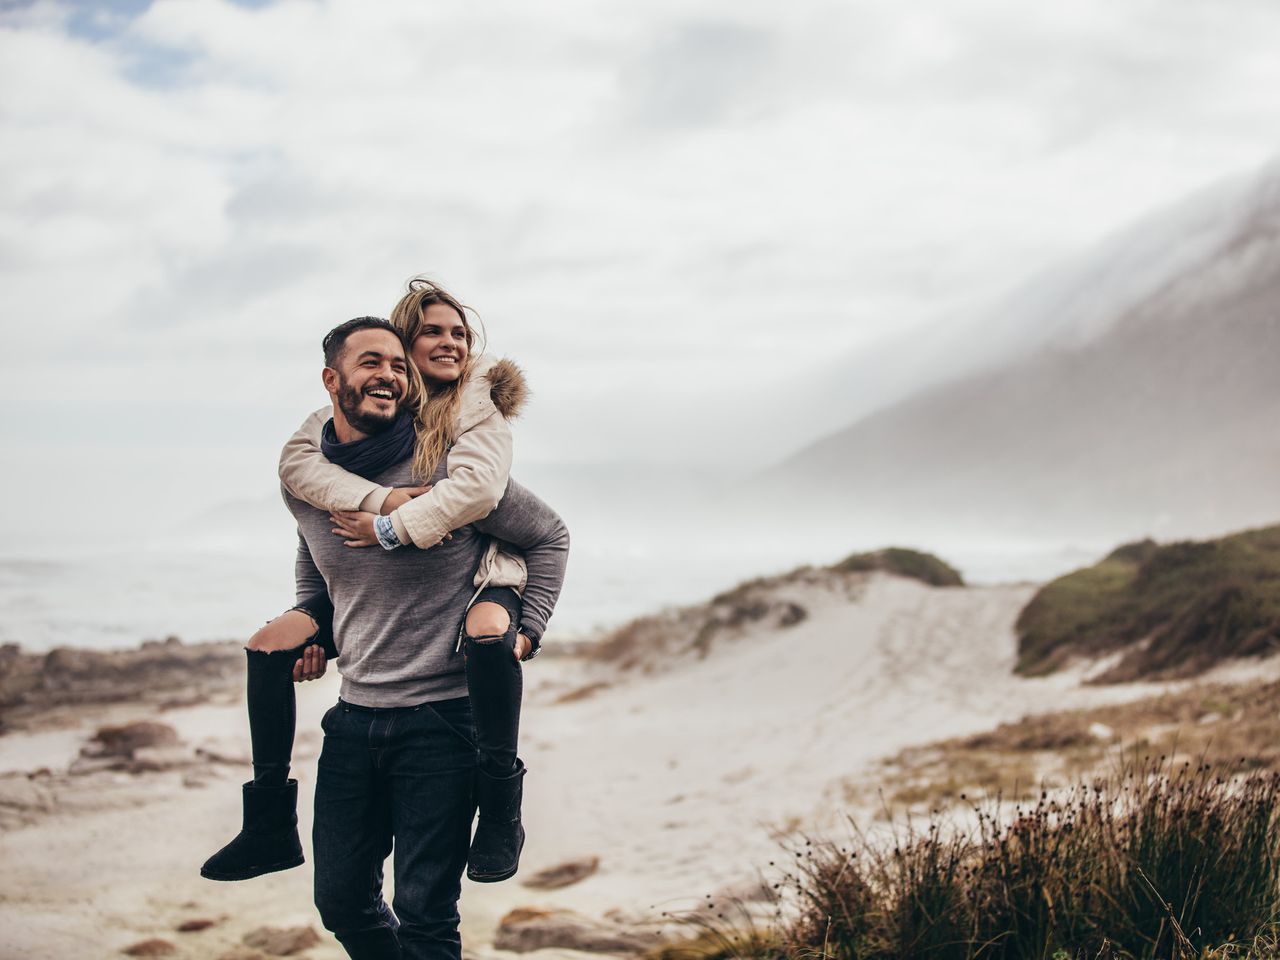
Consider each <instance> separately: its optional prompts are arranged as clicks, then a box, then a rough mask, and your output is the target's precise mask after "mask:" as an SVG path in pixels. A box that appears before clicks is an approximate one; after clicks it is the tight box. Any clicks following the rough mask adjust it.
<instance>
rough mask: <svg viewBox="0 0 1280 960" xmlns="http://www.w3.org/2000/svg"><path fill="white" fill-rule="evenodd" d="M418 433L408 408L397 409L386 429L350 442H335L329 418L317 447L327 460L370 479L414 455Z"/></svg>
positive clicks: (335, 433)
mask: <svg viewBox="0 0 1280 960" xmlns="http://www.w3.org/2000/svg"><path fill="white" fill-rule="evenodd" d="M417 436H418V435H417V433H416V432H415V430H414V429H413V416H412V415H411V414H410V413H409V412H408V411H407V410H402V411H400V413H398V414H397V415H396V418H395V420H394V421H392V423H391V426H390V427H388V428H387V429H386V430H383V431H381V432H380V433H375V434H373V435H371V436H369V437H366V438H365V439H363V440H352V441H351V442H350V443H340V442H338V433H337V431H336V430H334V428H333V420H332V419H330V420H329V421H328V422H326V423H325V425H324V428H323V429H322V430H321V431H320V450H321V451H322V452H323V453H324V456H325V459H326V460H328V461H329V462H330V463H336V464H337V465H338V466H340V467H342V469H344V470H349V471H351V472H352V473H356V474H359V475H360V476H362V477H364V478H365V479H366V480H372V479H373V478H374V477H376V476H377V475H378V474H380V473H382V472H383V471H384V470H388V469H390V468H391V467H394V466H395V465H396V464H397V463H401V462H402V461H404V460H408V459H409V457H411V456H413V444H414V442H415V441H416V440H417Z"/></svg>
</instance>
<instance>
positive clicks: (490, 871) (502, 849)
mask: <svg viewBox="0 0 1280 960" xmlns="http://www.w3.org/2000/svg"><path fill="white" fill-rule="evenodd" d="M524 774H525V768H524V763H523V762H522V761H520V760H517V761H516V769H515V770H514V771H513V772H512V773H511V774H510V775H509V776H506V777H492V776H490V775H489V774H487V773H485V772H484V769H483V767H481V768H480V769H478V770H477V771H476V801H477V806H478V807H479V808H480V821H479V823H478V824H477V825H476V835H475V837H474V838H473V839H472V841H471V851H470V852H469V853H468V854H467V876H468V877H470V878H471V879H472V880H476V881H478V882H480V883H496V882H498V881H499V880H506V879H507V878H508V877H512V876H514V875H515V872H516V868H517V867H519V866H520V851H521V849H522V848H523V847H524V827H523V826H522V825H521V823H520V798H521V794H522V793H523V786H522V784H523V780H524Z"/></svg>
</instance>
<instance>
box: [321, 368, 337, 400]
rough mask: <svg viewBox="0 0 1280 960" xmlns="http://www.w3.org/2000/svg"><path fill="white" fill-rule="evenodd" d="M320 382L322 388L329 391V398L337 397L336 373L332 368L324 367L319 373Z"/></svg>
mask: <svg viewBox="0 0 1280 960" xmlns="http://www.w3.org/2000/svg"><path fill="white" fill-rule="evenodd" d="M320 381H321V382H322V383H323V384H324V388H325V389H326V390H327V391H329V395H330V396H334V397H336V396H337V395H338V371H337V370H335V369H333V367H325V368H324V369H323V370H321V371H320Z"/></svg>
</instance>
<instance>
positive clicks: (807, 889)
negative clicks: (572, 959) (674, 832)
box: [665, 759, 1280, 960]
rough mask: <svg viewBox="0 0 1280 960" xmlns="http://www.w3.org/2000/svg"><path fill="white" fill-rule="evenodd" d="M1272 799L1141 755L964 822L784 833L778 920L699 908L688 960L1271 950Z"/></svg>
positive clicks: (1217, 770)
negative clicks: (832, 837)
mask: <svg viewBox="0 0 1280 960" xmlns="http://www.w3.org/2000/svg"><path fill="white" fill-rule="evenodd" d="M1277 800H1280V775H1276V774H1274V773H1258V772H1252V773H1245V772H1242V771H1241V770H1239V769H1232V768H1229V767H1222V766H1216V765H1210V764H1205V763H1200V764H1194V763H1184V764H1178V765H1176V766H1173V765H1170V764H1169V763H1168V762H1167V761H1165V760H1163V759H1133V760H1132V761H1130V762H1129V763H1127V764H1125V765H1124V766H1122V767H1120V768H1117V769H1116V770H1115V771H1114V772H1113V773H1111V774H1109V775H1107V776H1104V777H1101V778H1098V779H1095V780H1091V781H1089V782H1082V783H1079V784H1077V785H1076V786H1075V787H1073V788H1071V789H1069V790H1066V791H1059V792H1055V793H1050V792H1047V791H1046V792H1043V793H1041V795H1040V796H1039V798H1038V799H1036V800H1035V801H1034V802H1031V803H1027V804H1017V805H1014V806H1012V807H1011V808H1009V807H1004V808H1002V805H1001V803H1000V801H998V800H994V801H990V802H982V803H978V804H974V805H973V808H972V812H973V815H974V818H975V821H976V826H973V827H972V828H970V829H960V828H957V827H955V826H953V825H952V823H951V821H944V820H942V819H941V818H939V817H937V816H935V817H933V818H931V819H930V820H929V821H928V822H927V825H925V826H923V827H917V826H914V825H912V824H910V823H908V824H905V825H901V824H900V825H898V826H896V827H894V828H892V830H891V831H890V832H889V833H888V834H885V833H878V834H876V835H868V834H864V833H861V832H857V831H854V832H853V833H852V834H851V836H850V837H849V838H848V839H847V840H846V841H844V842H835V841H821V842H819V841H816V840H803V839H802V840H798V841H793V842H792V843H791V845H790V848H789V850H788V858H789V860H790V861H791V862H790V863H789V864H788V869H787V870H786V872H785V875H784V876H783V877H782V878H781V881H780V883H779V886H780V893H781V897H782V899H781V902H782V903H784V904H786V905H787V907H786V909H785V910H784V911H782V912H780V913H779V915H778V919H777V921H776V924H775V926H774V927H772V928H771V929H769V930H768V931H762V930H761V929H759V928H758V927H756V926H755V925H748V926H745V927H744V926H743V924H742V922H741V919H740V918H739V917H738V916H737V915H736V914H735V913H734V912H733V911H728V912H722V913H720V914H718V915H714V916H713V917H712V918H710V919H709V918H708V915H707V914H706V913H705V912H703V913H702V914H700V915H699V918H698V920H697V921H696V926H697V936H696V937H694V938H692V939H691V940H690V941H689V942H688V943H687V944H685V945H684V948H685V949H686V951H687V952H686V954H685V955H686V956H690V957H693V956H704V957H706V956H716V957H757V958H763V957H778V958H788V960H791V958H795V960H802V958H815V957H829V958H834V960H890V958H893V960H903V958H930V960H979V958H981V960H986V958H991V960H1032V958H1034V960H1075V958H1090V960H1096V958H1104V960H1105V958H1115V960H1119V958H1134V960H1156V958H1170V960H1192V958H1222V960H1226V958H1250V960H1260V958H1262V957H1274V956H1277V953H1276V946H1277V940H1276V927H1275V922H1276V919H1277V910H1280V819H1278V816H1277ZM712 931H714V933H713V932H712ZM666 949H667V952H666V954H665V956H666V958H667V960H674V958H675V957H677V956H678V955H679V954H678V951H679V949H680V948H679V947H668V948H666ZM700 950H701V952H700Z"/></svg>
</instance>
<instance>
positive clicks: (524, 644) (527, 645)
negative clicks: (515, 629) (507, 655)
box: [512, 633, 533, 662]
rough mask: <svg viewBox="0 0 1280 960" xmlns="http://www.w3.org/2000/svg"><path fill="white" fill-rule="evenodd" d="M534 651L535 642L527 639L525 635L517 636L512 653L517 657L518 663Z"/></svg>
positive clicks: (518, 634)
mask: <svg viewBox="0 0 1280 960" xmlns="http://www.w3.org/2000/svg"><path fill="white" fill-rule="evenodd" d="M532 649H533V641H531V640H530V639H529V638H528V637H526V636H525V635H524V634H523V633H517V634H516V645H515V649H514V650H512V653H514V654H515V655H516V661H517V662H518V661H520V660H523V659H524V655H525V654H526V653H528V652H529V651H530V650H532Z"/></svg>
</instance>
